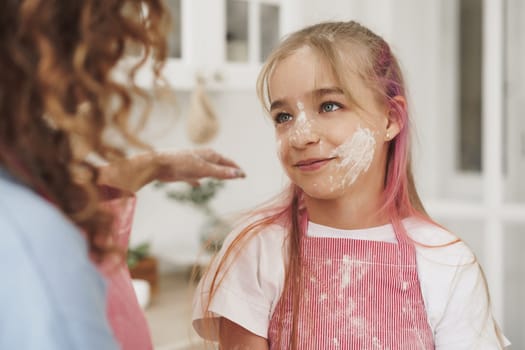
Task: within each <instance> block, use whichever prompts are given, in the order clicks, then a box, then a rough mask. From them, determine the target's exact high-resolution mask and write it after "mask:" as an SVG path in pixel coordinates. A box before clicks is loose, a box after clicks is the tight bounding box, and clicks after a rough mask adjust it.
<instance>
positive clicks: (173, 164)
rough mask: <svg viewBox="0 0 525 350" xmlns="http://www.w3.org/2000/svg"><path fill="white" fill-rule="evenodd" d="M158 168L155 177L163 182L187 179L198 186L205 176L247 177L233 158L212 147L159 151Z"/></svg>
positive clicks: (218, 177)
mask: <svg viewBox="0 0 525 350" xmlns="http://www.w3.org/2000/svg"><path fill="white" fill-rule="evenodd" d="M157 164H158V170H157V174H156V177H155V179H156V180H159V181H163V182H172V181H186V182H188V183H190V184H191V185H193V186H198V185H199V182H198V180H199V179H201V178H203V177H214V178H217V179H235V178H239V177H245V174H244V172H243V171H242V170H241V168H240V167H239V166H238V165H237V164H236V163H235V162H234V161H232V160H230V159H228V158H226V157H224V156H223V155H221V154H219V153H217V152H215V151H214V150H212V149H210V148H205V149H195V150H185V151H179V152H159V153H157Z"/></svg>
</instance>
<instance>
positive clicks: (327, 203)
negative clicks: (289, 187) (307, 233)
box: [304, 193, 390, 230]
mask: <svg viewBox="0 0 525 350" xmlns="http://www.w3.org/2000/svg"><path fill="white" fill-rule="evenodd" d="M304 201H305V205H306V208H307V211H308V218H309V220H310V221H312V222H315V223H316V224H320V225H324V226H330V227H334V228H339V229H345V230H351V229H360V228H369V227H375V226H381V225H385V224H387V223H389V222H390V219H389V217H388V215H386V214H385V213H382V212H381V211H380V210H381V206H382V205H383V201H382V196H381V194H378V195H376V196H370V194H364V193H352V194H351V195H347V196H344V197H341V198H338V199H336V200H330V199H316V198H311V197H309V196H307V195H305V196H304Z"/></svg>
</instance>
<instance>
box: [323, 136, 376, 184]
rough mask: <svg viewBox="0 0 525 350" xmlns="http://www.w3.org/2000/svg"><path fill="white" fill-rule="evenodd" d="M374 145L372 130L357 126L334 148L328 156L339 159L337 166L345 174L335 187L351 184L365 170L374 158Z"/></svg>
mask: <svg viewBox="0 0 525 350" xmlns="http://www.w3.org/2000/svg"><path fill="white" fill-rule="evenodd" d="M375 146H376V140H375V138H374V135H373V132H372V131H371V130H370V129H363V128H358V129H357V130H356V132H355V133H354V134H353V135H352V137H350V138H349V139H348V140H347V141H346V142H344V143H343V144H341V145H340V146H338V147H337V148H336V149H334V150H333V151H332V152H331V154H330V156H331V157H338V158H339V159H340V162H339V164H337V167H339V168H341V169H342V170H343V171H344V172H345V175H344V177H343V179H342V180H341V183H338V184H333V185H334V186H336V187H337V188H342V187H345V186H348V185H351V184H353V183H354V182H355V181H356V180H357V177H358V176H359V175H360V174H361V173H363V172H366V171H367V170H368V168H369V167H370V164H371V163H372V160H373V158H374V152H375ZM334 189H335V188H334Z"/></svg>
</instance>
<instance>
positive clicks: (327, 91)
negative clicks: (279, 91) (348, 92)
mask: <svg viewBox="0 0 525 350" xmlns="http://www.w3.org/2000/svg"><path fill="white" fill-rule="evenodd" d="M334 94H335V95H344V91H343V89H341V88H339V87H336V86H334V87H324V88H319V89H316V90H313V91H312V92H310V95H312V96H315V97H316V98H320V97H323V96H325V95H334ZM285 106H286V102H285V99H283V100H275V101H273V102H272V103H271V104H270V111H273V110H274V109H278V108H284V107H285Z"/></svg>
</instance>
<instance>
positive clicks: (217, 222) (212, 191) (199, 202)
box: [155, 179, 230, 252]
mask: <svg viewBox="0 0 525 350" xmlns="http://www.w3.org/2000/svg"><path fill="white" fill-rule="evenodd" d="M165 186H166V184H164V183H161V182H157V183H155V187H157V188H164V187H165ZM223 187H224V181H222V180H216V179H208V180H204V181H203V182H202V183H201V185H200V186H197V187H192V186H190V185H187V188H184V189H180V190H175V189H166V196H167V197H168V198H169V199H171V200H174V201H177V202H179V203H188V204H190V205H192V206H194V207H195V208H196V209H197V210H198V211H199V212H201V213H202V215H204V217H205V219H204V222H203V224H202V226H201V229H200V234H199V236H200V240H201V243H202V244H203V246H204V247H205V248H206V250H208V251H210V252H215V251H217V250H219V249H220V247H221V245H222V242H223V240H224V237H225V235H226V234H227V233H228V232H229V231H230V226H229V225H228V224H227V223H226V222H225V221H224V220H223V219H221V217H220V216H219V215H218V214H217V212H216V211H215V210H214V209H213V207H212V206H211V205H210V201H211V200H212V199H213V198H215V196H216V195H217V193H218V191H219V190H221V189H222V188H223Z"/></svg>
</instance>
